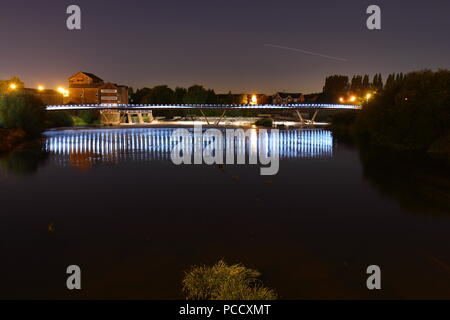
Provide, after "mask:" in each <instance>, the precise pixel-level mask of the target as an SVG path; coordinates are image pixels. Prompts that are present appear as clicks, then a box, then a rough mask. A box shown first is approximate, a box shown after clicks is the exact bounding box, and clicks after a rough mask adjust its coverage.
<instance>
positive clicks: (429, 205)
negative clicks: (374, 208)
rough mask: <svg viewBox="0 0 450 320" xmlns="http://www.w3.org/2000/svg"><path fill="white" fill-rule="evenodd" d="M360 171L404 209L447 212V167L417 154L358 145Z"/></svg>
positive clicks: (449, 192) (449, 207) (449, 171)
mask: <svg viewBox="0 0 450 320" xmlns="http://www.w3.org/2000/svg"><path fill="white" fill-rule="evenodd" d="M360 158H361V162H362V165H363V169H364V175H365V177H366V178H367V179H368V180H369V182H370V183H371V184H372V185H373V186H375V187H376V188H377V189H378V190H379V191H380V192H381V193H383V194H385V195H387V196H389V197H392V198H394V199H395V200H396V201H397V202H398V203H399V205H400V206H401V207H402V208H404V209H407V210H408V211H411V212H415V213H420V214H429V215H450V168H449V166H448V165H446V164H445V163H442V162H439V161H436V160H432V159H429V158H427V157H426V156H419V155H417V154H413V155H411V154H404V153H403V154H399V153H393V152H390V151H386V150H379V149H377V150H375V149H367V148H362V149H361V150H360Z"/></svg>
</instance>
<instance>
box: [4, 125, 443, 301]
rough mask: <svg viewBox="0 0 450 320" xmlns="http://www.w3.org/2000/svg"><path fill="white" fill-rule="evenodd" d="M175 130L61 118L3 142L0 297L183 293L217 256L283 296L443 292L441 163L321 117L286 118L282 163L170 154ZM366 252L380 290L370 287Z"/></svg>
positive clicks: (252, 146) (250, 147) (250, 145)
mask: <svg viewBox="0 0 450 320" xmlns="http://www.w3.org/2000/svg"><path fill="white" fill-rule="evenodd" d="M173 130H174V129H171V128H128V129H95V130H88V129H86V130H65V131H52V132H47V133H46V134H45V139H44V140H43V141H42V142H41V143H36V145H31V146H28V147H26V148H24V149H22V150H19V151H16V152H14V153H12V154H9V155H3V156H2V157H1V158H0V168H1V171H0V172H1V173H0V204H1V211H0V212H1V214H0V252H1V256H2V258H1V263H0V270H1V272H0V276H1V280H0V281H1V282H0V298H25V299H31V298H44V299H47V298H63V299H65V298H69V299H71V298H88V299H91V298H92V299H97V298H113V299H115V298H117V299H129V298H136V299H181V298H183V296H182V293H181V285H180V283H181V280H182V277H183V272H184V271H185V270H186V269H188V268H189V267H190V266H192V265H197V264H212V263H214V262H216V261H218V260H219V259H224V260H225V261H227V262H228V263H238V262H240V263H243V264H245V265H246V266H248V267H252V268H255V269H258V270H259V271H261V272H262V274H263V281H264V283H265V284H266V285H267V286H270V287H272V288H273V289H275V290H276V291H277V292H278V294H279V295H280V296H281V298H283V299H316V298H324V299H350V298H360V299H379V298H384V299H390V298H441V299H442V298H445V299H450V266H449V265H450V250H449V249H450V174H449V171H448V169H446V167H444V166H441V164H439V163H436V162H432V161H431V160H428V159H415V160H414V161H412V160H411V159H408V158H403V157H399V156H398V155H393V154H388V153H386V152H380V151H373V150H370V151H369V150H364V151H358V150H356V149H355V148H353V147H348V146H346V145H344V144H342V143H341V142H340V141H337V140H336V139H333V136H332V134H331V133H330V132H329V131H327V130H314V129H313V130H303V131H302V130H286V131H282V132H281V134H280V138H279V150H280V158H281V161H280V171H279V173H278V175H276V176H273V177H267V176H266V177H264V176H261V175H260V166H255V165H243V166H238V165H234V166H230V165H226V166H217V165H214V166H207V165H197V166H194V165H191V166H175V165H174V164H172V162H171V160H170V151H171V148H172V143H171V141H170V135H171V133H172V131H173ZM255 134H257V133H256V131H255ZM255 141H257V140H253V139H252V138H251V137H250V138H249V139H248V141H247V143H246V145H245V146H244V147H245V148H246V150H247V151H248V152H257V151H258V145H257V143H256V142H255ZM237 147H239V146H237ZM72 264H76V265H79V266H80V267H81V268H82V271H83V290H82V291H81V292H78V293H73V292H69V291H68V290H67V289H66V288H65V283H66V273H65V271H66V268H67V266H69V265H72ZM372 264H376V265H379V266H380V267H381V270H382V290H381V291H377V292H369V291H368V290H367V289H366V278H367V275H366V273H365V272H366V268H367V267H368V266H369V265H372Z"/></svg>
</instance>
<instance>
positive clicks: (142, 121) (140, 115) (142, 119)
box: [137, 113, 145, 124]
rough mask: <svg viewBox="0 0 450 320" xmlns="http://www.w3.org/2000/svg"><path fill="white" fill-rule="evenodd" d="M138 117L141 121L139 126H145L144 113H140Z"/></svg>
mask: <svg viewBox="0 0 450 320" xmlns="http://www.w3.org/2000/svg"><path fill="white" fill-rule="evenodd" d="M137 116H138V119H139V124H144V123H145V122H144V118H143V117H142V113H138V114H137Z"/></svg>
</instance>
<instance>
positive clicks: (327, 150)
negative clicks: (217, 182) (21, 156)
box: [44, 128, 333, 167]
mask: <svg viewBox="0 0 450 320" xmlns="http://www.w3.org/2000/svg"><path fill="white" fill-rule="evenodd" d="M174 130H175V129H166V128H164V129H162V128H134V129H105V130H65V131H49V132H46V133H45V136H46V141H45V145H44V148H45V151H47V152H49V153H50V155H51V157H50V158H51V159H52V160H53V161H56V162H57V163H59V164H61V165H66V164H68V163H71V164H73V165H76V166H82V167H84V166H88V165H87V164H89V165H92V164H95V163H97V162H98V163H101V162H114V163H119V162H128V161H138V162H148V161H152V160H163V161H170V154H171V151H172V149H173V148H174V146H175V144H176V142H175V141H173V140H172V139H171V137H172V133H173V132H174ZM257 136H258V131H257V130H254V129H252V135H251V136H250V137H249V138H247V139H246V143H245V145H244V146H242V145H240V144H239V141H236V143H235V144H234V148H235V149H236V150H237V149H238V148H242V147H243V148H245V149H246V153H247V155H250V154H251V153H257V152H258V151H259V150H258V148H259V145H258V138H257ZM272 138H273V137H272V136H271V135H269V136H268V139H269V140H270V139H272ZM278 139H279V141H278V143H277V144H276V145H278V146H279V155H280V158H281V159H286V158H331V157H332V155H333V137H332V134H331V132H330V131H327V130H320V129H307V130H286V131H284V130H282V131H280V132H279V137H278ZM231 145H233V144H231V143H229V141H224V143H223V148H224V149H225V151H226V150H227V148H230V146H231ZM269 145H273V144H272V143H269ZM272 151H273V150H271V152H272Z"/></svg>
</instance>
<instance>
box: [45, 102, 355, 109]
mask: <svg viewBox="0 0 450 320" xmlns="http://www.w3.org/2000/svg"><path fill="white" fill-rule="evenodd" d="M46 109H47V111H58V110H185V109H202V110H304V111H314V110H361V109H362V107H361V106H358V105H346V104H315V103H299V104H288V105H286V104H279V105H278V104H277V105H275V104H266V105H239V104H173V105H169V104H80V105H53V106H47V107H46Z"/></svg>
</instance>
